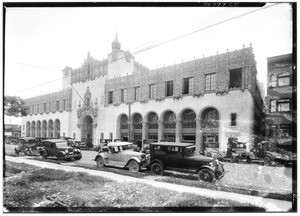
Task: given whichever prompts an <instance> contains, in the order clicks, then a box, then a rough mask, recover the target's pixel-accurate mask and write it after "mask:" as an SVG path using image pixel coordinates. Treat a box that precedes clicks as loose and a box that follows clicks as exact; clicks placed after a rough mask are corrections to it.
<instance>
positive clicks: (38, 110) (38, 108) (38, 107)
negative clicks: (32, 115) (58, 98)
mask: <svg viewBox="0 0 300 216" xmlns="http://www.w3.org/2000/svg"><path fill="white" fill-rule="evenodd" d="M37 112H40V105H39V104H38V105H37Z"/></svg>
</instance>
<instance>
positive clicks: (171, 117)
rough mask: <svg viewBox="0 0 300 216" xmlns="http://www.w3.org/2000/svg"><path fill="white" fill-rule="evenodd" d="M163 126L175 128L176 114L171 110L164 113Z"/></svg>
mask: <svg viewBox="0 0 300 216" xmlns="http://www.w3.org/2000/svg"><path fill="white" fill-rule="evenodd" d="M164 127H165V128H176V116H175V114H174V113H173V112H172V111H167V112H166V113H165V115H164Z"/></svg>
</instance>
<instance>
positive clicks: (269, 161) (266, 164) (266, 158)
mask: <svg viewBox="0 0 300 216" xmlns="http://www.w3.org/2000/svg"><path fill="white" fill-rule="evenodd" d="M271 164H272V162H271V158H270V157H269V156H266V157H264V165H265V166H270V165H271Z"/></svg>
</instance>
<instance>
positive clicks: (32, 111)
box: [32, 105, 34, 113]
mask: <svg viewBox="0 0 300 216" xmlns="http://www.w3.org/2000/svg"><path fill="white" fill-rule="evenodd" d="M32 113H34V105H32Z"/></svg>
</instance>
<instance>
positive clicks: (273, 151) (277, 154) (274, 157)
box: [266, 147, 297, 166]
mask: <svg viewBox="0 0 300 216" xmlns="http://www.w3.org/2000/svg"><path fill="white" fill-rule="evenodd" d="M266 154H267V155H268V156H269V159H270V161H271V162H272V161H274V162H276V163H280V164H282V165H285V166H290V165H292V164H293V163H294V162H296V161H297V154H296V153H292V152H289V151H286V150H284V149H281V148H278V147H273V148H270V149H268V150H266Z"/></svg>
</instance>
